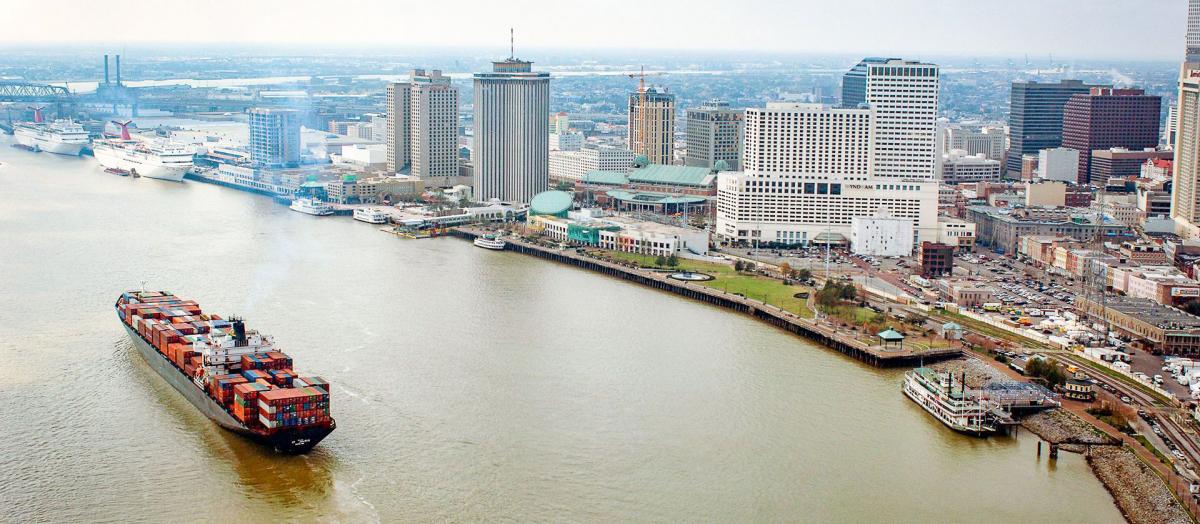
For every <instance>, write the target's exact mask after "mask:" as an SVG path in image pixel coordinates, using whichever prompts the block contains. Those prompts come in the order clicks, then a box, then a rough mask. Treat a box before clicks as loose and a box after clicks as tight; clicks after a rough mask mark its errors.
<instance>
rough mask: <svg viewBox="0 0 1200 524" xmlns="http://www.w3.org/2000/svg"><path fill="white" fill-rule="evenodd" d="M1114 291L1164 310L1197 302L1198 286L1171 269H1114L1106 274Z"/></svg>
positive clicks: (1198, 296)
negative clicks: (1162, 305)
mask: <svg viewBox="0 0 1200 524" xmlns="http://www.w3.org/2000/svg"><path fill="white" fill-rule="evenodd" d="M1109 274H1110V279H1111V284H1110V285H1111V287H1112V289H1113V290H1114V291H1120V292H1123V293H1125V295H1126V296H1129V297H1134V298H1145V299H1149V300H1153V301H1155V302H1157V303H1159V304H1165V305H1168V306H1182V305H1183V304H1185V303H1187V302H1191V301H1193V300H1196V299H1197V298H1200V282H1196V281H1195V280H1192V279H1190V278H1188V277H1187V275H1185V274H1183V272H1182V271H1180V270H1179V269H1178V268H1176V267H1174V266H1128V265H1126V266H1121V265H1118V266H1115V267H1113V268H1111V269H1110V270H1109Z"/></svg>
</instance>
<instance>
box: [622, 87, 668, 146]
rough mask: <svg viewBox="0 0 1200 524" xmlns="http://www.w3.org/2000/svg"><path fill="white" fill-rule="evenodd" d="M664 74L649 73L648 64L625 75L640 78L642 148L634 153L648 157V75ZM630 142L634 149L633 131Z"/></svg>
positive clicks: (639, 101)
mask: <svg viewBox="0 0 1200 524" xmlns="http://www.w3.org/2000/svg"><path fill="white" fill-rule="evenodd" d="M663 75H666V73H662V72H659V73H647V72H646V66H642V67H641V70H640V71H638V72H637V73H630V74H628V75H625V76H628V77H629V78H630V80H632V79H634V78H636V79H637V80H638V90H637V92H638V140H639V144H638V146H639V147H638V149H640V151H638V150H635V151H634V153H636V154H639V155H644V156H645V157H646V158H650V151H649V146H648V141H647V140H646V134H647V132H648V131H649V129H648V128H647V123H646V77H648V76H663ZM629 142H630V144H629V148H630V149H633V148H634V144H633V133H630V140H629Z"/></svg>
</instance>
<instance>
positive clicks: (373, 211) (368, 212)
mask: <svg viewBox="0 0 1200 524" xmlns="http://www.w3.org/2000/svg"><path fill="white" fill-rule="evenodd" d="M354 219H355V220H358V221H360V222H366V223H368V224H386V223H388V215H387V213H384V212H383V210H382V209H379V208H377V207H360V208H355V210H354Z"/></svg>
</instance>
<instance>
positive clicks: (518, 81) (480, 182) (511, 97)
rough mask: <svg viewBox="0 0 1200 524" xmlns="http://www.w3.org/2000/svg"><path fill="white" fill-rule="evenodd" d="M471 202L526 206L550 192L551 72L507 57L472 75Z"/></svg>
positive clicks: (530, 63)
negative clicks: (495, 200)
mask: <svg viewBox="0 0 1200 524" xmlns="http://www.w3.org/2000/svg"><path fill="white" fill-rule="evenodd" d="M474 104H475V136H474V141H475V145H474V149H473V152H472V153H473V155H474V156H473V159H472V160H473V164H474V169H475V176H474V178H475V198H476V199H477V200H480V201H484V202H486V201H488V200H490V199H493V198H498V199H500V200H503V201H507V202H528V201H529V200H531V199H532V198H533V196H534V195H536V194H538V193H540V192H542V191H545V190H546V189H549V187H550V179H549V178H550V177H549V160H550V155H549V153H550V137H549V135H550V74H549V73H535V72H533V63H532V62H525V61H522V60H517V59H516V58H513V57H509V58H508V59H507V60H504V61H501V62H493V63H492V71H491V72H487V73H475V97H474Z"/></svg>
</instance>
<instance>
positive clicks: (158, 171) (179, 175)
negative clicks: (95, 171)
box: [93, 146, 192, 182]
mask: <svg viewBox="0 0 1200 524" xmlns="http://www.w3.org/2000/svg"><path fill="white" fill-rule="evenodd" d="M93 154H94V155H95V156H96V161H98V162H100V165H102V166H104V167H106V168H109V169H120V170H121V171H128V172H129V173H130V174H137V175H138V176H143V177H146V178H155V179H158V180H169V181H171V182H182V181H183V176H184V175H186V174H187V172H188V169H190V168H191V167H192V164H191V162H188V163H179V162H174V163H171V164H165V163H163V162H162V160H161V158H160V157H158V156H157V155H153V154H145V153H137V152H129V151H125V150H121V149H117V148H113V147H105V146H97V147H96V148H95V149H94V150H93Z"/></svg>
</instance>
